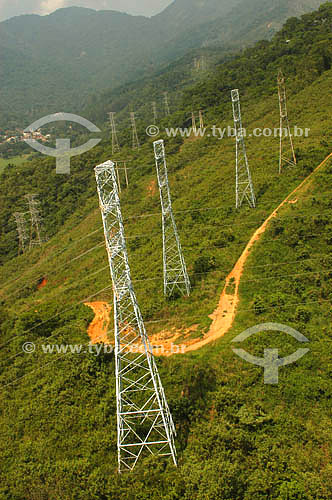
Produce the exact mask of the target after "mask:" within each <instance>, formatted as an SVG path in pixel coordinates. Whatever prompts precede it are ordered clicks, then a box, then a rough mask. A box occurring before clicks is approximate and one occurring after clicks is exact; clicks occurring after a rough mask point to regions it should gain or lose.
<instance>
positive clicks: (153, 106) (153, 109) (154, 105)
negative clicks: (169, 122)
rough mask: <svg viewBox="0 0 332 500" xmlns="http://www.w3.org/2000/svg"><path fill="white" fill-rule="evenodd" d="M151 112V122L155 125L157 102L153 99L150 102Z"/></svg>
mask: <svg viewBox="0 0 332 500" xmlns="http://www.w3.org/2000/svg"><path fill="white" fill-rule="evenodd" d="M152 112H153V123H154V125H157V120H158V115H157V103H156V101H153V103H152Z"/></svg>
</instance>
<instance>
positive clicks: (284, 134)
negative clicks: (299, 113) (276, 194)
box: [278, 70, 297, 174]
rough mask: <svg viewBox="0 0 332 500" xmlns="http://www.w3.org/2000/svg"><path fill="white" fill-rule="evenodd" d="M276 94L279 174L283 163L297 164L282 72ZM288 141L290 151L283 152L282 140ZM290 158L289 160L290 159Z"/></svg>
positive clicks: (279, 75) (280, 72)
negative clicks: (278, 128)
mask: <svg viewBox="0 0 332 500" xmlns="http://www.w3.org/2000/svg"><path fill="white" fill-rule="evenodd" d="M278 94H279V107H280V154H279V174H281V170H282V167H283V164H284V163H288V164H289V165H292V166H295V165H296V164H297V160H296V155H295V150H294V143H293V137H292V134H291V131H290V125H289V119H288V110H287V93H286V84H285V77H284V75H283V73H282V71H281V70H280V71H279V74H278ZM285 139H286V140H288V141H289V143H290V151H288V154H287V151H285V149H286V148H285V146H284V140H285ZM290 157H291V158H290Z"/></svg>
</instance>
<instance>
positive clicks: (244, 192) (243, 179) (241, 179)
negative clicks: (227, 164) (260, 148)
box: [232, 89, 256, 208]
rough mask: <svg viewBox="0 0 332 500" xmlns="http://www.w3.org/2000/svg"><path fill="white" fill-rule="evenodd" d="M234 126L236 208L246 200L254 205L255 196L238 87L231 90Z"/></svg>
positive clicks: (251, 205)
mask: <svg viewBox="0 0 332 500" xmlns="http://www.w3.org/2000/svg"><path fill="white" fill-rule="evenodd" d="M232 105H233V116H234V126H235V132H236V208H240V207H241V205H242V203H243V201H244V200H247V202H248V204H249V206H250V207H251V208H255V207H256V197H255V192H254V186H253V183H252V179H251V173H250V168H249V162H248V157H247V151H246V145H245V140H244V135H245V132H244V129H243V127H242V117H241V104H240V94H239V91H238V89H234V90H232Z"/></svg>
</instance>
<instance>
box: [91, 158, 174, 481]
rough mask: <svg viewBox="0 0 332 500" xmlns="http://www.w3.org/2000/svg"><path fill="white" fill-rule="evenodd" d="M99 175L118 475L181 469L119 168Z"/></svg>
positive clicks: (110, 166) (109, 166) (106, 166)
mask: <svg viewBox="0 0 332 500" xmlns="http://www.w3.org/2000/svg"><path fill="white" fill-rule="evenodd" d="M95 174H96V181H97V190H98V195H99V201H100V209H101V214H102V219H103V225H104V233H105V240H106V248H107V253H108V259H109V265H110V270H111V276H112V282H113V292H114V332H115V359H116V368H115V370H116V397H117V429H118V463H119V472H122V471H128V470H132V469H133V468H134V467H135V465H136V464H137V462H138V460H139V458H140V457H142V456H143V455H149V454H152V455H158V456H164V457H166V456H170V457H172V459H173V462H174V464H175V465H176V450H175V446H174V437H175V434H176V433H175V427H174V424H173V420H172V416H171V414H170V411H169V408H168V404H167V401H166V397H165V393H164V390H163V387H162V384H161V381H160V377H159V373H158V370H157V367H156V364H155V360H154V357H153V354H152V348H151V345H150V343H149V339H148V336H147V334H146V331H145V326H144V323H143V319H142V316H141V311H140V308H139V305H138V303H137V300H136V295H135V292H134V289H133V285H132V279H131V273H130V268H129V263H128V255H127V248H126V241H125V235H124V226H123V220H122V214H121V207H120V199H119V194H118V189H117V181H116V173H115V168H114V163H112V162H111V161H107V162H106V163H103V164H102V165H99V166H97V167H96V168H95Z"/></svg>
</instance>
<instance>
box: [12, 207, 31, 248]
mask: <svg viewBox="0 0 332 500" xmlns="http://www.w3.org/2000/svg"><path fill="white" fill-rule="evenodd" d="M14 217H15V221H16V225H17V234H18V255H20V253H25V250H26V246H25V244H26V242H27V241H28V233H27V230H26V219H25V214H24V213H20V212H15V213H14Z"/></svg>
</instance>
